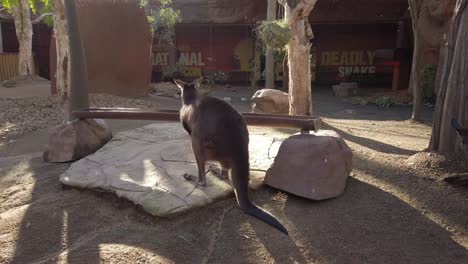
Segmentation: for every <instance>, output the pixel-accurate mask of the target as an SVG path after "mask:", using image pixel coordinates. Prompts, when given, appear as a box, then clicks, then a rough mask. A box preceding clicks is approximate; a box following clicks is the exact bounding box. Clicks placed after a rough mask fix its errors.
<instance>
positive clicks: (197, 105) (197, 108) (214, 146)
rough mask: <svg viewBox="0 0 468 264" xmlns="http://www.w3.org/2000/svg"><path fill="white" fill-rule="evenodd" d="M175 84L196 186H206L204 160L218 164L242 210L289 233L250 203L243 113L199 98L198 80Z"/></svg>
mask: <svg viewBox="0 0 468 264" xmlns="http://www.w3.org/2000/svg"><path fill="white" fill-rule="evenodd" d="M174 82H175V83H176V85H177V86H179V88H180V89H181V90H182V108H181V109H180V121H181V122H182V125H183V127H184V129H185V130H186V131H187V133H189V134H190V136H191V138H192V149H193V153H194V154H195V158H196V160H197V165H198V184H199V185H202V186H204V185H206V176H205V163H206V161H209V160H212V161H218V162H219V163H220V164H221V167H222V172H221V175H222V176H223V177H227V175H228V171H229V170H231V179H232V185H233V187H234V193H235V195H236V198H237V203H238V204H239V206H240V208H241V210H242V211H244V212H245V213H247V214H249V215H252V216H254V217H256V218H258V219H260V220H262V221H264V222H266V223H268V224H270V225H272V226H274V227H276V228H277V229H278V230H280V231H281V232H283V233H285V234H288V231H287V230H286V228H285V227H284V226H283V225H282V224H281V223H280V222H279V221H278V220H276V218H275V217H274V216H273V215H271V214H270V213H268V212H267V211H265V210H264V209H262V208H260V207H258V206H257V205H255V204H253V203H252V202H251V201H250V200H249V195H248V185H249V132H248V130H247V124H246V122H245V120H244V117H243V116H242V114H240V113H239V112H238V111H237V110H235V109H234V107H232V106H231V105H230V104H229V103H227V102H225V101H223V100H221V99H218V98H215V97H210V96H204V97H202V98H200V99H199V98H198V97H197V90H196V89H197V88H198V86H199V83H200V80H197V81H195V82H193V83H184V82H182V81H180V80H174Z"/></svg>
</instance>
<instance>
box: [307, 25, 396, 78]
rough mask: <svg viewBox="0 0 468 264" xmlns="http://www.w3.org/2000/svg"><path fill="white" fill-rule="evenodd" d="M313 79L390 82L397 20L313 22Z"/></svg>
mask: <svg viewBox="0 0 468 264" xmlns="http://www.w3.org/2000/svg"><path fill="white" fill-rule="evenodd" d="M312 28H313V31H314V40H313V41H312V43H313V48H312V50H313V51H314V55H315V56H313V62H312V64H316V72H315V81H316V82H318V83H335V82H341V81H347V80H350V81H358V82H360V83H362V84H366V83H367V84H384V85H385V84H391V82H392V76H393V66H392V65H390V62H392V61H393V60H394V52H395V49H396V44H397V43H396V42H397V31H398V30H397V25H396V24H352V25H346V24H336V25H313V26H312Z"/></svg>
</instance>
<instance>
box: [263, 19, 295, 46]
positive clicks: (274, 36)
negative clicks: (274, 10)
mask: <svg viewBox="0 0 468 264" xmlns="http://www.w3.org/2000/svg"><path fill="white" fill-rule="evenodd" d="M255 31H256V32H257V34H258V36H259V37H260V39H261V40H262V41H263V42H264V43H265V44H266V45H267V46H268V47H269V48H272V49H276V50H280V49H284V47H285V46H286V45H287V44H288V42H289V40H290V38H291V29H290V27H289V24H288V23H287V22H286V21H285V20H282V19H281V20H274V21H262V22H261V23H260V25H258V26H257V28H256V29H255Z"/></svg>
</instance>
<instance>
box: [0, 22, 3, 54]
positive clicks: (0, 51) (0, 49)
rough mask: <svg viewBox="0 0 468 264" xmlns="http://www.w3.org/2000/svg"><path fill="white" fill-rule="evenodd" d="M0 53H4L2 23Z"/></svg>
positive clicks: (0, 28) (0, 26) (0, 27)
mask: <svg viewBox="0 0 468 264" xmlns="http://www.w3.org/2000/svg"><path fill="white" fill-rule="evenodd" d="M0 53H3V38H2V23H0Z"/></svg>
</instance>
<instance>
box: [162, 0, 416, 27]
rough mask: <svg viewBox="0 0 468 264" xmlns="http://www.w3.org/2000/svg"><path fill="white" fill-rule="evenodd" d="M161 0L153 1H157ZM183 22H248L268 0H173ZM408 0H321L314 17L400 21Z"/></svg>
mask: <svg viewBox="0 0 468 264" xmlns="http://www.w3.org/2000/svg"><path fill="white" fill-rule="evenodd" d="M156 2H157V1H153V3H154V4H156ZM173 5H174V7H175V8H176V9H179V10H180V12H181V15H182V19H183V23H246V24H251V23H254V22H255V21H258V20H262V19H265V17H266V8H267V1H266V0H173ZM407 9H408V0H318V2H317V4H316V7H315V9H314V10H313V11H312V13H311V16H310V21H311V22H312V23H314V24H316V23H379V22H395V21H398V20H399V19H400V18H401V17H402V16H403V15H404V14H405V12H406V11H407Z"/></svg>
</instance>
